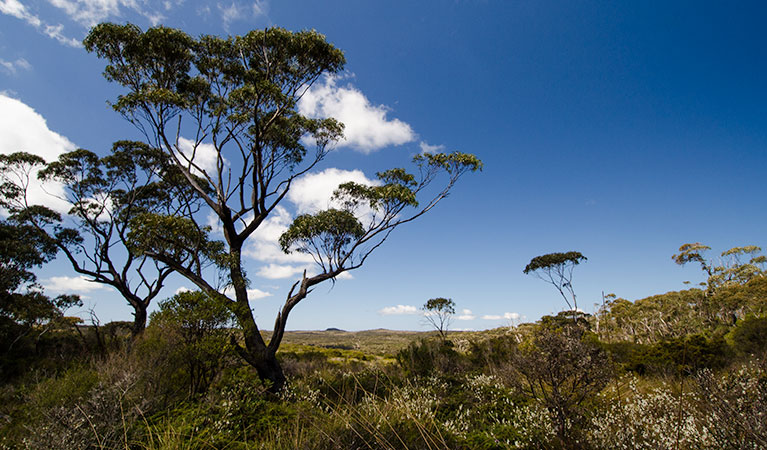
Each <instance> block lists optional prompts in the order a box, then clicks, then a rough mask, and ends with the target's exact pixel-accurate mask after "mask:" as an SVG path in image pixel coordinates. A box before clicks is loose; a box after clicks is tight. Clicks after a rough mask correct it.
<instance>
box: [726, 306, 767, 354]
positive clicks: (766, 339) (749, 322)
mask: <svg viewBox="0 0 767 450" xmlns="http://www.w3.org/2000/svg"><path fill="white" fill-rule="evenodd" d="M727 337H728V338H729V340H730V341H731V342H732V347H733V349H734V350H735V351H736V352H737V353H738V354H740V355H756V356H762V357H763V356H764V355H767V317H754V316H750V317H746V319H745V320H741V321H740V322H738V323H737V325H735V327H733V329H732V330H731V331H730V332H729V333H728V335H727Z"/></svg>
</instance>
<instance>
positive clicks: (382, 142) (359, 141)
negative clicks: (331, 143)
mask: <svg viewBox="0 0 767 450" xmlns="http://www.w3.org/2000/svg"><path fill="white" fill-rule="evenodd" d="M337 80H338V78H337V77H333V76H328V77H325V78H324V79H323V81H322V82H321V83H317V84H315V85H313V86H312V87H311V89H309V90H308V91H307V92H306V94H304V96H303V97H302V98H301V100H300V101H299V103H298V108H299V112H300V113H301V114H304V115H306V116H309V117H318V118H319V117H333V118H335V119H337V120H338V121H340V122H342V123H343V124H344V126H345V128H344V139H343V140H342V141H341V142H339V144H338V145H339V146H340V147H344V146H349V147H353V148H356V149H357V150H360V151H361V152H363V153H370V152H372V151H375V150H379V149H381V148H384V147H387V146H390V145H402V144H405V143H408V142H412V141H413V140H415V132H414V131H413V129H412V128H411V127H410V125H408V124H407V123H405V122H403V121H401V120H399V119H389V118H387V113H388V112H389V110H388V108H387V107H386V106H383V105H378V106H376V105H372V104H371V103H370V101H369V100H368V99H367V97H365V95H364V94H363V93H362V92H360V91H359V90H358V89H356V88H354V87H353V86H351V85H347V86H337V85H336V82H337Z"/></svg>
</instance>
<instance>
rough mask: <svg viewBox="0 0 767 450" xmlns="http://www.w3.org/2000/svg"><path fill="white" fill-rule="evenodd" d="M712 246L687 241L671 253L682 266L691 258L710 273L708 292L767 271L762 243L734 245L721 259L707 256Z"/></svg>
mask: <svg viewBox="0 0 767 450" xmlns="http://www.w3.org/2000/svg"><path fill="white" fill-rule="evenodd" d="M709 250H711V247H709V246H707V245H704V244H701V243H700V242H694V243H687V244H684V245H682V246H681V247H679V253H677V254H676V255H673V256H672V257H671V259H673V260H674V262H675V263H677V264H679V265H680V266H683V265H685V264H687V263H689V262H696V263H698V264H699V265H700V268H701V269H702V270H703V271H704V272H705V273H706V275H708V279H707V281H706V283H705V284H706V285H707V286H708V292H709V293H714V292H715V291H717V290H718V289H719V288H721V287H725V286H731V285H742V284H745V283H747V282H748V281H749V280H751V279H753V278H756V277H763V276H765V274H767V269H765V266H767V257H766V256H765V255H763V254H761V252H762V248H761V247H758V246H756V245H746V246H743V247H733V248H731V249H729V250H725V251H723V252H722V253H721V254H720V256H719V258H718V259H712V258H707V257H706V255H705V254H706V252H708V251H709Z"/></svg>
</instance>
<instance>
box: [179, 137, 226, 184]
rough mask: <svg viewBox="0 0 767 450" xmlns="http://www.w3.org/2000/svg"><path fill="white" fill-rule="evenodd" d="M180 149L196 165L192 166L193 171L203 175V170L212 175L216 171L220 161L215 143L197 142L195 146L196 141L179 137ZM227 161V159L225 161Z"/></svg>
mask: <svg viewBox="0 0 767 450" xmlns="http://www.w3.org/2000/svg"><path fill="white" fill-rule="evenodd" d="M178 149H179V151H180V152H181V154H182V156H183V157H184V158H187V159H188V160H189V161H191V163H193V164H194V166H196V167H194V166H193V167H192V172H193V173H195V174H197V175H202V174H203V173H202V172H205V173H207V174H208V175H209V176H212V175H213V174H214V173H216V164H217V161H218V152H216V148H215V147H214V146H213V144H204V143H200V144H197V147H196V148H195V145H194V141H192V140H189V139H185V138H179V139H178ZM224 162H226V161H224Z"/></svg>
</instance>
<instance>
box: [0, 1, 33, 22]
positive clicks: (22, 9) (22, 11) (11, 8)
mask: <svg viewBox="0 0 767 450" xmlns="http://www.w3.org/2000/svg"><path fill="white" fill-rule="evenodd" d="M0 13H3V14H6V15H9V16H13V17H15V18H17V19H21V20H23V21H25V22H27V23H28V24H30V25H32V26H33V27H36V28H39V27H40V26H41V25H42V21H41V20H40V18H38V17H37V16H36V15H34V14H32V13H31V12H29V10H28V9H27V7H26V6H24V5H23V4H22V3H21V2H19V1H18V0H0Z"/></svg>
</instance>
